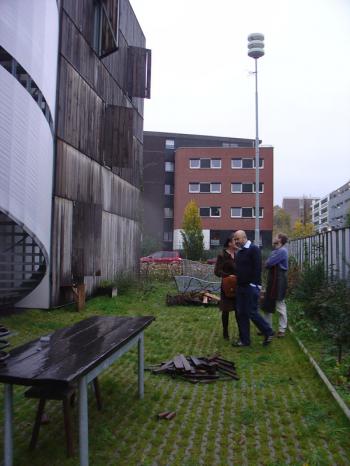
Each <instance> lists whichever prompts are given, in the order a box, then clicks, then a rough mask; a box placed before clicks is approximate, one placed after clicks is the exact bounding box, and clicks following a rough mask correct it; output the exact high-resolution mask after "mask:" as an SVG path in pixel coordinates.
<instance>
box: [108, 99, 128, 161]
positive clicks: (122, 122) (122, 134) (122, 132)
mask: <svg viewBox="0 0 350 466" xmlns="http://www.w3.org/2000/svg"><path fill="white" fill-rule="evenodd" d="M133 113H134V110H133V109H132V108H127V107H116V106H114V105H109V106H107V108H106V111H105V121H104V138H103V161H104V163H105V165H107V166H109V167H111V168H112V169H113V168H123V167H130V165H131V159H132V136H133Z"/></svg>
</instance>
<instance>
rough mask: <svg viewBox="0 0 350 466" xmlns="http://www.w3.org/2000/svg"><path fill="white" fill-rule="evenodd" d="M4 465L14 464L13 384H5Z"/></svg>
mask: <svg viewBox="0 0 350 466" xmlns="http://www.w3.org/2000/svg"><path fill="white" fill-rule="evenodd" d="M4 385H5V386H4V395H5V397H4V402H5V403H4V404H5V406H4V410H5V413H4V444H5V445H4V466H12V464H13V432H12V430H13V428H12V416H13V385H10V384H4Z"/></svg>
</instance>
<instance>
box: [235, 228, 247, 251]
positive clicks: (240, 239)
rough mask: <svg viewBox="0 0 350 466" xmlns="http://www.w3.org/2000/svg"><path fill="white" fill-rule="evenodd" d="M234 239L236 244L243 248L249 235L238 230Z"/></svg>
mask: <svg viewBox="0 0 350 466" xmlns="http://www.w3.org/2000/svg"><path fill="white" fill-rule="evenodd" d="M233 239H234V240H235V244H236V246H237V247H239V248H241V247H242V246H244V245H245V243H246V242H247V235H246V233H245V231H243V230H237V231H236V233H235V234H234V237H233Z"/></svg>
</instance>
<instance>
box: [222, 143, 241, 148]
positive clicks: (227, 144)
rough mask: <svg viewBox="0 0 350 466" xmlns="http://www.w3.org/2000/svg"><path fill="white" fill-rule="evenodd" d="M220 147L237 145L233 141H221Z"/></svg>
mask: <svg viewBox="0 0 350 466" xmlns="http://www.w3.org/2000/svg"><path fill="white" fill-rule="evenodd" d="M222 147H238V144H236V143H234V142H223V143H222Z"/></svg>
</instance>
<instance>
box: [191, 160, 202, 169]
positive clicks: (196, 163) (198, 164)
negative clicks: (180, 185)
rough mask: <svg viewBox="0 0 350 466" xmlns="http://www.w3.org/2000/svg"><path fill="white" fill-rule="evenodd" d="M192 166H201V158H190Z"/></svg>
mask: <svg viewBox="0 0 350 466" xmlns="http://www.w3.org/2000/svg"><path fill="white" fill-rule="evenodd" d="M190 168H201V159H190Z"/></svg>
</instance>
